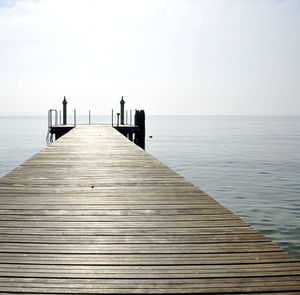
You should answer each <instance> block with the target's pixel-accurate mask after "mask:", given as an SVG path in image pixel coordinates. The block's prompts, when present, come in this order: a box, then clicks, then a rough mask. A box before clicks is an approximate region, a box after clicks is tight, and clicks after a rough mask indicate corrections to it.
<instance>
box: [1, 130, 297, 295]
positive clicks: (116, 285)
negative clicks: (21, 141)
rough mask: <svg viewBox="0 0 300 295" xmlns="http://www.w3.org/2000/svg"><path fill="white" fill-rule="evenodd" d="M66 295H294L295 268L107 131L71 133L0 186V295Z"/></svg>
mask: <svg viewBox="0 0 300 295" xmlns="http://www.w3.org/2000/svg"><path fill="white" fill-rule="evenodd" d="M199 177H201V175H200V176H199ZM70 293H74V294H89V293H91V294H92V293H94V294H113V293H123V294H124V293H145V294H146V293H148V294H150V293H153V294H156V293H169V294H174V293H197V294H201V293H202V294H208V293H213V294H233V293H234V294H249V293H251V294H277V295H279V294H300V263H299V261H297V260H296V259H295V258H293V257H291V256H290V255H289V254H287V253H286V252H284V251H283V250H282V249H281V248H279V247H278V246H277V245H276V244H274V243H273V242H271V241H269V240H268V239H267V238H265V237H264V236H263V235H261V234H260V233H258V232H257V231H256V230H254V229H253V228H251V227H250V226H249V225H247V224H246V223H245V222H244V221H243V220H241V219H240V218H239V217H237V216H235V215H234V214H232V213H231V212H230V211H229V210H227V209H226V208H224V207H223V206H221V205H220V204H219V203H217V202H216V201H214V200H213V199H212V198H210V197H209V196H207V195H206V194H205V193H204V192H202V191H201V190H199V189H198V188H196V187H195V186H193V185H192V184H191V183H189V182H188V181H186V180H185V179H184V178H183V177H181V176H180V175H178V174H177V173H175V172H174V171H172V170H170V169H169V168H168V167H166V166H165V165H164V164H162V163H161V162H159V161H158V160H156V159H154V158H153V157H151V156H150V155H149V154H147V153H146V152H145V151H144V150H142V149H140V148H138V147H137V146H136V145H134V144H133V143H131V142H130V141H128V140H127V139H126V138H125V137H123V136H122V135H121V134H119V133H118V132H117V131H116V130H114V129H113V128H112V127H110V126H104V125H103V126H96V125H91V126H77V127H76V128H74V129H73V130H72V131H70V132H69V133H68V134H66V135H65V136H63V137H62V138H60V139H59V140H58V141H56V142H55V143H53V144H51V145H50V146H48V147H47V148H45V149H44V150H43V151H41V152H40V153H38V154H36V155H35V156H33V157H32V158H31V159H29V160H28V161H26V162H25V163H23V164H22V165H20V166H19V167H17V168H16V169H15V170H13V171H12V172H11V173H9V174H8V175H6V176H5V177H3V178H2V179H1V180H0V294H70Z"/></svg>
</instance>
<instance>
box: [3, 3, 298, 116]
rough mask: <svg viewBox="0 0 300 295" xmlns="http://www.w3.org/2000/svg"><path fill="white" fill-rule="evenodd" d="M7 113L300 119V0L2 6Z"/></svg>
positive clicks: (5, 111)
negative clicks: (64, 106)
mask: <svg viewBox="0 0 300 295" xmlns="http://www.w3.org/2000/svg"><path fill="white" fill-rule="evenodd" d="M0 42H1V46H0V97H1V109H0V114H16V115H44V114H45V115H46V114H47V111H48V109H50V108H60V107H61V102H62V100H63V96H66V97H67V100H68V102H69V104H68V106H69V107H70V108H76V109H77V113H78V114H86V113H87V112H88V110H91V111H92V113H94V114H107V115H110V112H111V109H112V108H115V109H117V108H118V106H119V101H120V99H121V96H122V95H123V96H124V98H125V101H126V106H127V107H128V108H132V109H144V110H145V111H146V114H183V115H188V114H191V115H197V114H199V115H216V114H221V115H300V1H299V0H291V1H289V0H287V1H280V0H276V1H275V0H274V1H272V0H243V1H242V0H207V1H204V0H203V1H201V0H105V1H104V0H35V1H32V0H30V1H29V0H20V1H16V0H15V1H9V0H0Z"/></svg>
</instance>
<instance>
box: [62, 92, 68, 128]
mask: <svg viewBox="0 0 300 295" xmlns="http://www.w3.org/2000/svg"><path fill="white" fill-rule="evenodd" d="M67 103H68V102H67V100H66V97H65V96H64V100H63V102H62V104H63V125H67Z"/></svg>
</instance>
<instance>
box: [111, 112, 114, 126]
mask: <svg viewBox="0 0 300 295" xmlns="http://www.w3.org/2000/svg"><path fill="white" fill-rule="evenodd" d="M111 126H114V109H111Z"/></svg>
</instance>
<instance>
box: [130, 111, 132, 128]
mask: <svg viewBox="0 0 300 295" xmlns="http://www.w3.org/2000/svg"><path fill="white" fill-rule="evenodd" d="M130 125H132V110H130Z"/></svg>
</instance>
